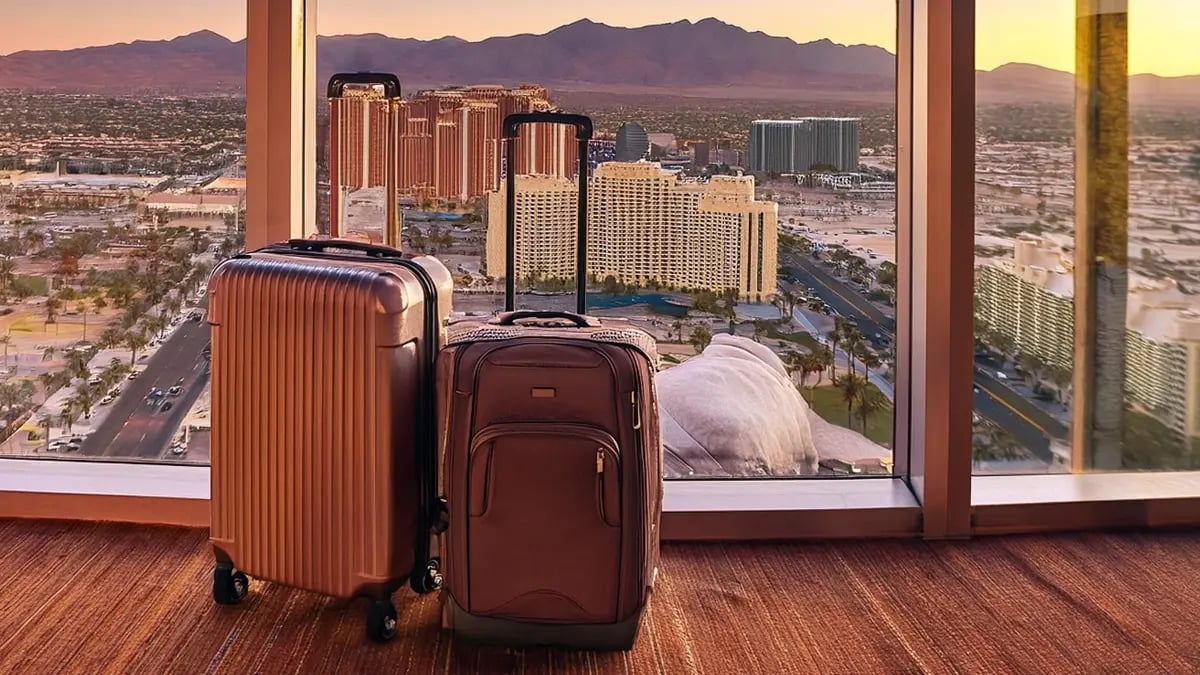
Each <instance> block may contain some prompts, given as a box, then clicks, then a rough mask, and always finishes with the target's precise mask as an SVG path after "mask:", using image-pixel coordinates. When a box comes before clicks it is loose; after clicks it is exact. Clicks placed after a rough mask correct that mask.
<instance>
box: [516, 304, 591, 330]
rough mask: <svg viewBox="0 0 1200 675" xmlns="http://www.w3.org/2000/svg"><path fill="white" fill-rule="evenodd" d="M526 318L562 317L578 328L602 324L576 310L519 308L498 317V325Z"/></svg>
mask: <svg viewBox="0 0 1200 675" xmlns="http://www.w3.org/2000/svg"><path fill="white" fill-rule="evenodd" d="M526 319H562V320H564V321H570V322H571V323H573V324H575V327H576V328H595V327H597V326H599V325H600V324H599V323H598V322H597V321H596V320H595V319H592V318H590V317H586V316H583V315H581V314H575V313H574V312H558V311H554V310H545V311H543V310H536V309H519V310H517V311H515V312H505V313H504V314H501V315H500V316H499V317H497V318H496V321H495V323H496V325H498V326H515V325H516V323H517V322H518V321H524V320H526Z"/></svg>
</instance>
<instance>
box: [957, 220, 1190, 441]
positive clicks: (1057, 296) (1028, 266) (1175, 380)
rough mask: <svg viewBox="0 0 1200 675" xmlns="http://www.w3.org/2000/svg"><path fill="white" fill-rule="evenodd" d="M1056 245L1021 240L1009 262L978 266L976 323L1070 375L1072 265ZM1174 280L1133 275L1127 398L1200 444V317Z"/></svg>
mask: <svg viewBox="0 0 1200 675" xmlns="http://www.w3.org/2000/svg"><path fill="white" fill-rule="evenodd" d="M1073 262H1074V261H1073V259H1072V258H1071V257H1070V256H1068V255H1066V254H1064V253H1063V250H1062V247H1061V246H1060V245H1058V244H1056V243H1055V242H1053V241H1051V240H1049V239H1046V238H1043V237H1037V236H1033V235H1021V236H1019V237H1018V238H1017V240H1016V242H1015V248H1014V251H1013V257H1012V258H1011V259H999V260H996V259H986V260H979V261H977V263H976V272H975V274H976V277H975V278H976V281H975V295H976V298H977V299H978V302H977V307H976V317H977V318H978V319H979V320H980V321H981V322H982V323H983V324H984V325H986V326H987V327H988V328H989V329H991V330H993V331H996V332H999V333H1003V334H1004V335H1007V336H1008V337H1009V338H1011V339H1012V340H1013V343H1014V345H1016V348H1017V349H1018V350H1020V351H1021V352H1022V353H1024V354H1032V355H1036V356H1037V357H1038V358H1039V359H1041V360H1042V362H1044V363H1046V364H1048V365H1051V366H1055V367H1058V368H1063V369H1066V370H1068V371H1069V370H1071V369H1072V367H1073V359H1074V344H1075V308H1074V295H1075V284H1074V269H1073V268H1074V265H1073ZM1194 297H1195V296H1191V295H1187V294H1185V293H1183V292H1182V291H1181V290H1180V288H1179V285H1178V284H1177V283H1175V281H1173V280H1170V279H1148V278H1141V277H1138V276H1131V278H1130V284H1129V294H1128V297H1127V302H1126V329H1125V360H1126V367H1125V395H1126V397H1127V400H1129V401H1130V402H1131V403H1134V404H1136V405H1137V406H1138V407H1139V408H1141V409H1142V410H1143V411H1146V412H1149V413H1150V414H1152V415H1154V416H1155V417H1157V418H1159V419H1160V420H1161V421H1162V422H1163V424H1165V425H1166V426H1167V427H1169V428H1170V429H1172V430H1173V431H1175V432H1176V433H1178V434H1180V435H1181V436H1189V437H1193V438H1195V437H1200V388H1198V387H1197V386H1196V385H1197V383H1200V311H1197V305H1196V303H1195V300H1194Z"/></svg>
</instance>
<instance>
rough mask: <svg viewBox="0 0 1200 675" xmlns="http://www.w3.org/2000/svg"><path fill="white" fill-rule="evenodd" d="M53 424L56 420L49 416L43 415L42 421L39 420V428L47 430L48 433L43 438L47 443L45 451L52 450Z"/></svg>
mask: <svg viewBox="0 0 1200 675" xmlns="http://www.w3.org/2000/svg"><path fill="white" fill-rule="evenodd" d="M53 423H54V419H53V418H52V417H50V416H49V415H43V416H42V417H41V419H39V420H38V426H39V427H41V428H42V429H45V430H46V433H45V434H43V436H42V437H43V438H44V439H45V441H46V444H45V448H44V449H45V450H49V449H50V425H51V424H53Z"/></svg>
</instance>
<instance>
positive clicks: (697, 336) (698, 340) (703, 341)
mask: <svg viewBox="0 0 1200 675" xmlns="http://www.w3.org/2000/svg"><path fill="white" fill-rule="evenodd" d="M688 342H690V343H691V345H692V346H693V347H695V348H696V352H697V353H699V352H702V351H704V348H705V347H707V346H708V345H709V343H711V342H712V332H710V331H709V330H708V328H707V327H705V326H696V329H695V330H693V331H692V337H691V338H690V339H689V340H688Z"/></svg>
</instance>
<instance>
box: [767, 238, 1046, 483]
mask: <svg viewBox="0 0 1200 675" xmlns="http://www.w3.org/2000/svg"><path fill="white" fill-rule="evenodd" d="M781 257H783V259H784V260H783V264H785V265H787V266H789V267H791V269H792V280H793V281H797V282H799V283H802V284H804V285H806V286H808V287H809V288H812V289H813V290H814V291H816V293H817V295H819V296H820V297H821V299H822V300H824V301H825V302H826V303H827V304H828V305H829V306H830V307H831V308H832V309H833V310H834V311H836V312H837V313H838V314H841V315H842V316H845V317H848V318H851V319H854V321H855V322H856V323H857V324H858V329H859V330H860V331H861V332H862V333H863V334H864V335H866V336H868V337H870V336H872V335H874V334H875V333H879V334H881V335H885V336H888V337H892V336H894V335H895V326H896V322H895V319H893V318H891V317H889V316H887V315H886V314H884V313H883V311H882V310H880V309H879V308H878V307H876V306H875V305H874V304H872V303H871V302H869V301H868V300H867V299H866V298H864V297H862V296H861V295H860V294H859V293H858V292H857V291H855V290H854V289H853V288H851V287H849V286H848V285H846V284H845V283H843V282H842V281H841V280H839V279H838V278H837V277H835V276H833V275H832V274H830V273H829V272H827V271H825V270H824V269H822V268H821V263H819V262H817V261H816V260H813V259H811V258H808V257H806V256H801V255H796V254H794V253H785V254H783V255H782V256H781ZM975 389H976V390H977V391H976V392H975V394H974V400H975V412H976V413H978V414H979V415H980V416H982V417H984V418H987V419H989V420H991V421H992V422H993V423H995V424H997V425H999V426H1000V428H1002V429H1004V430H1005V431H1007V432H1008V433H1009V434H1011V435H1012V436H1013V437H1014V438H1015V439H1016V440H1017V441H1018V442H1019V443H1021V444H1022V445H1023V446H1025V447H1027V448H1029V450H1030V451H1031V452H1033V453H1034V454H1035V455H1037V457H1038V458H1039V459H1042V460H1044V461H1046V462H1052V461H1053V459H1054V456H1053V453H1052V452H1051V451H1050V438H1052V437H1053V438H1066V436H1067V431H1068V429H1067V427H1066V425H1064V424H1063V423H1062V422H1059V421H1058V420H1057V419H1055V418H1054V417H1053V416H1052V415H1050V414H1049V413H1047V412H1046V411H1045V410H1042V409H1041V408H1039V407H1038V406H1037V405H1035V404H1034V403H1033V402H1032V401H1030V400H1028V399H1026V398H1025V397H1024V396H1021V395H1020V394H1018V393H1017V392H1015V391H1013V390H1012V389H1009V388H1008V387H1006V386H1004V385H1003V384H1001V383H1000V381H999V380H998V379H996V378H995V377H994V376H993V375H992V374H991V371H989V370H987V365H986V364H985V363H983V362H979V363H976V365H975Z"/></svg>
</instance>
